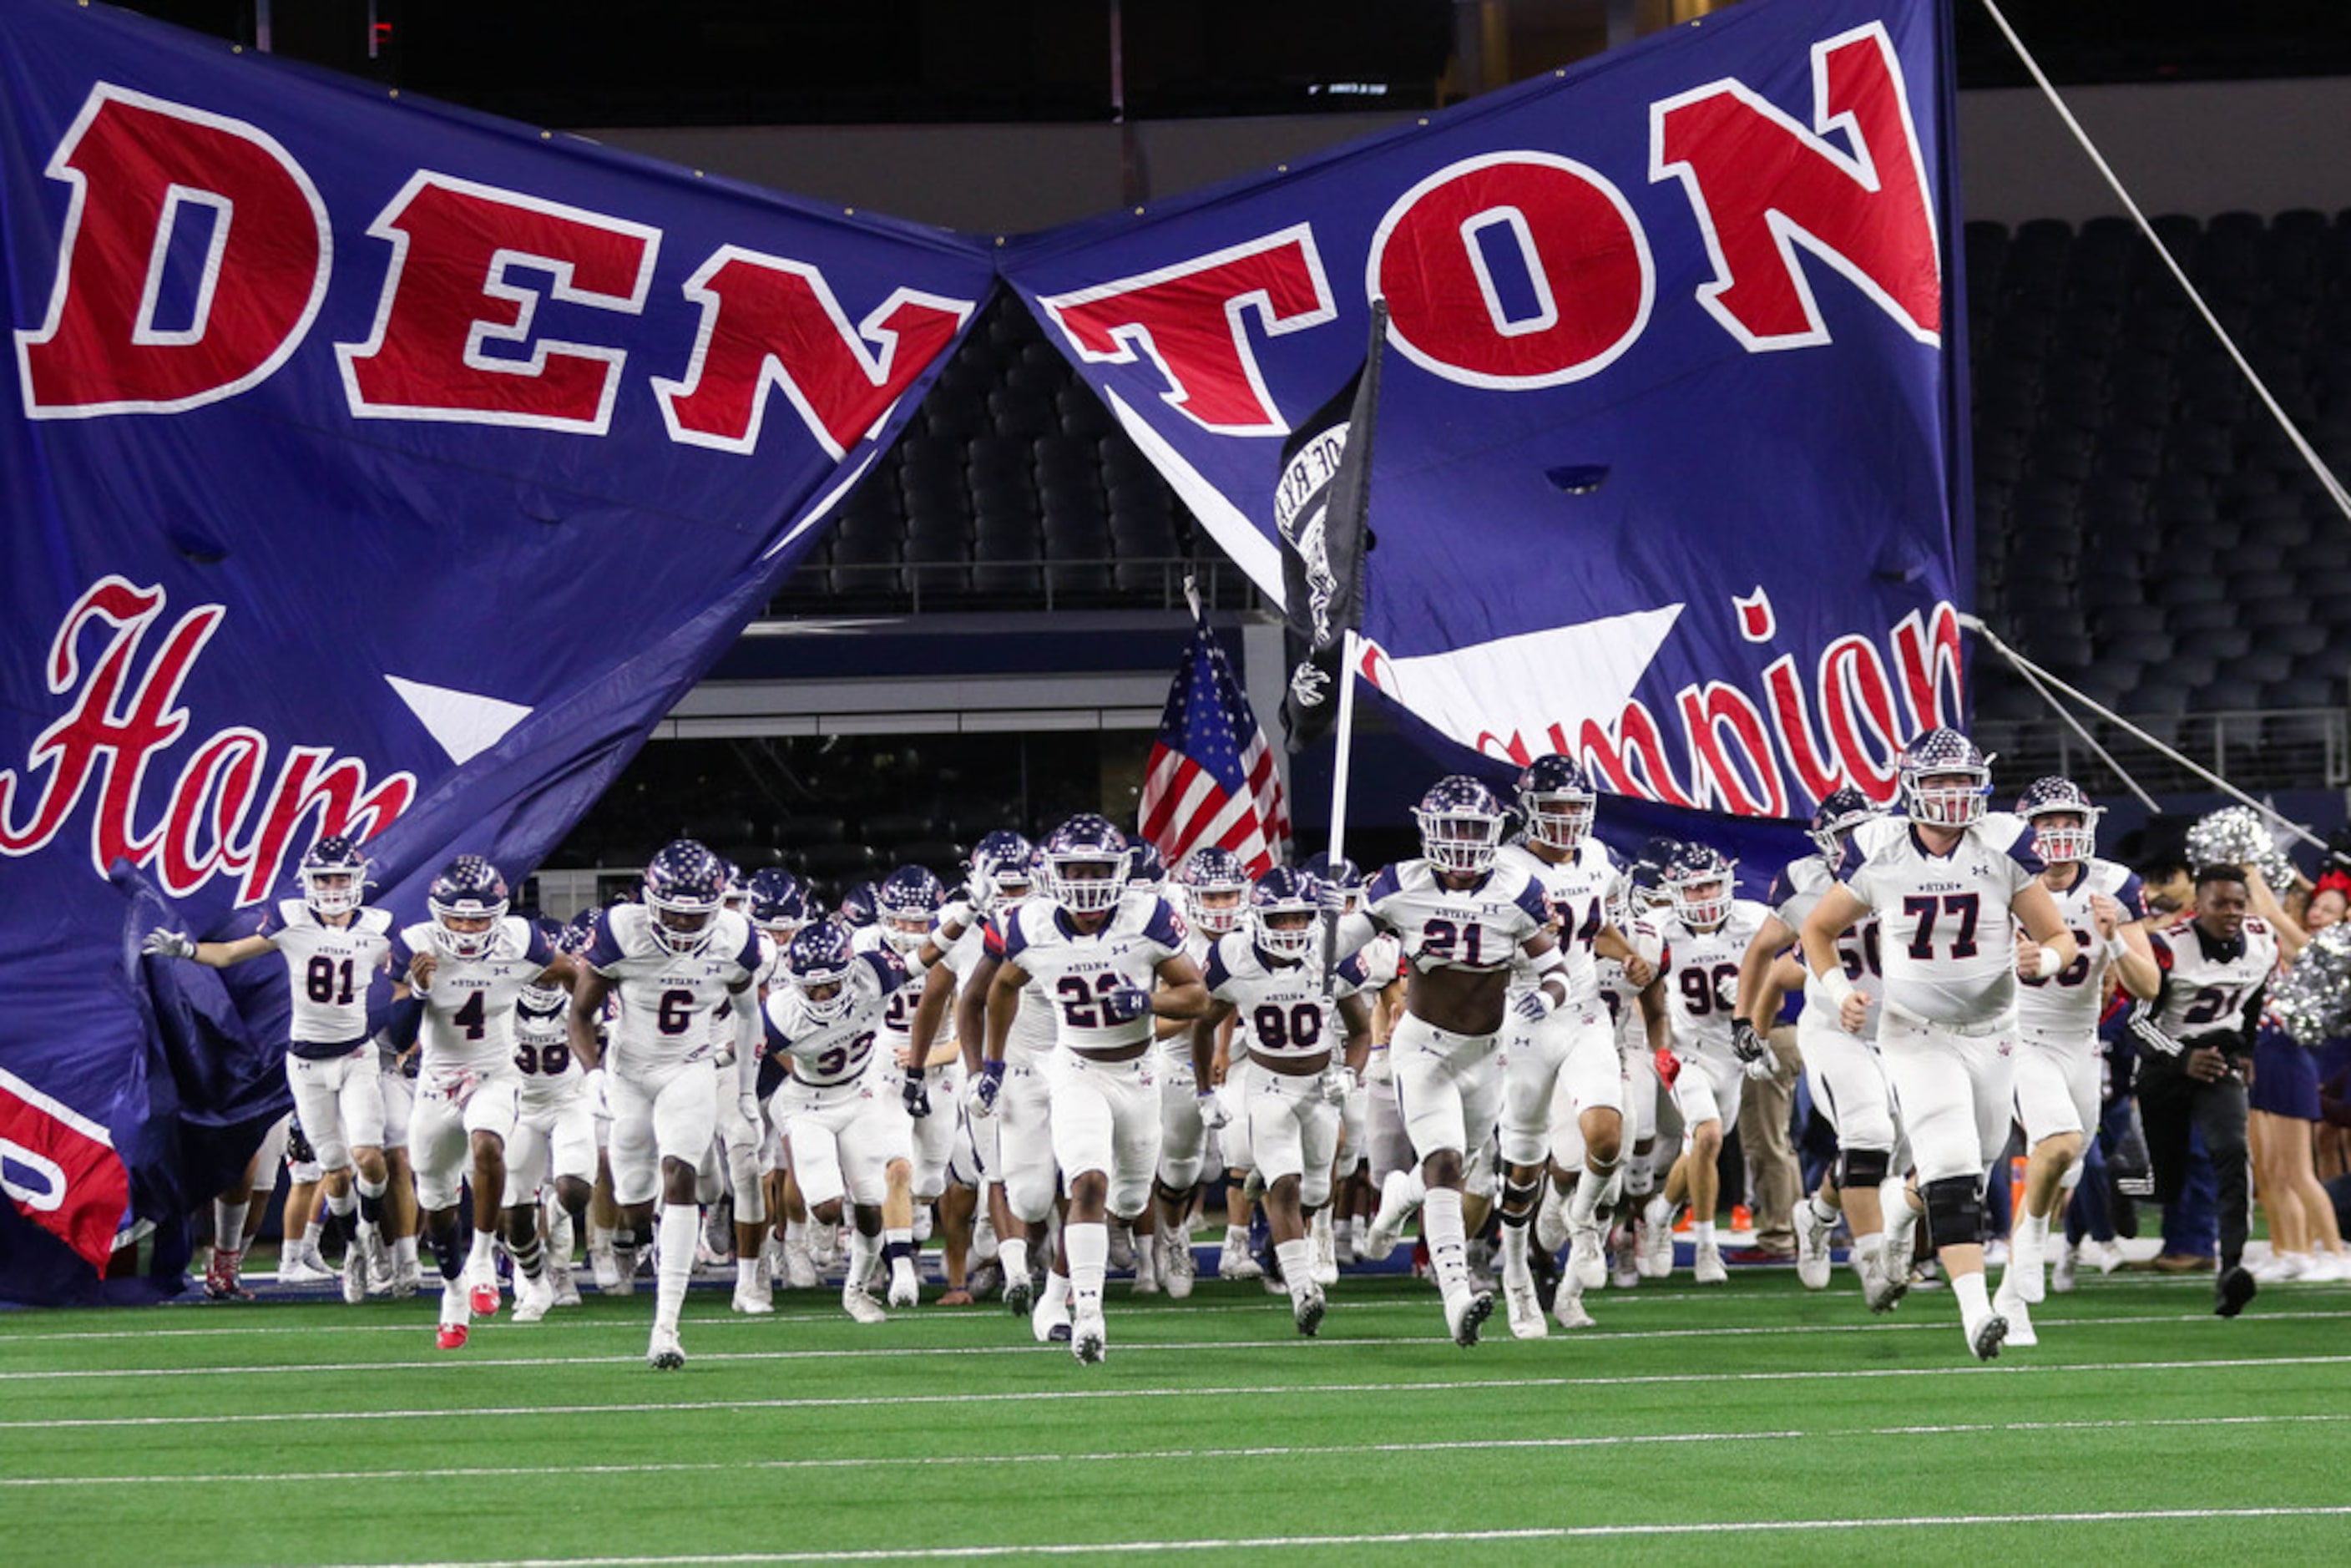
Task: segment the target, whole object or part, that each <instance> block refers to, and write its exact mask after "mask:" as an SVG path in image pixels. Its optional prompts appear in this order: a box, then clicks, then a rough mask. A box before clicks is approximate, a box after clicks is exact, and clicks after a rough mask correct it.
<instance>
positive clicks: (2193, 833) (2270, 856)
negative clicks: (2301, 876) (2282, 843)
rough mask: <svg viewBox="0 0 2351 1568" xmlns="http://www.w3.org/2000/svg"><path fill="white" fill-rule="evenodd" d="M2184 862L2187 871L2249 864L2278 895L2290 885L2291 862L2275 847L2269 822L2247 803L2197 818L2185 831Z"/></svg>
mask: <svg viewBox="0 0 2351 1568" xmlns="http://www.w3.org/2000/svg"><path fill="white" fill-rule="evenodd" d="M2188 861H2189V869H2190V870H2201V869H2202V868H2203V867H2205V866H2208V865H2241V866H2250V867H2252V869H2253V870H2255V871H2258V872H2260V873H2262V880H2263V881H2265V882H2267V883H2269V884H2270V890H2271V891H2272V892H2273V893H2276V894H2284V892H2285V891H2286V889H2288V888H2290V887H2292V886H2293V885H2294V862H2293V861H2292V860H2291V859H2290V858H2288V856H2287V854H2286V852H2284V851H2283V850H2282V849H2280V848H2278V843H2277V840H2276V839H2274V838H2273V837H2271V835H2270V830H2269V824H2268V823H2266V822H2264V821H2262V815H2261V813H2260V812H2258V811H2256V810H2253V809H2252V807H2251V806H2231V807H2228V808H2226V809H2225V810H2219V811H2215V812H2213V813H2212V814H2211V815H2210V816H2208V817H2199V819H2197V821H2196V825H2195V826H2194V827H2192V828H2190V829H2189V830H2188Z"/></svg>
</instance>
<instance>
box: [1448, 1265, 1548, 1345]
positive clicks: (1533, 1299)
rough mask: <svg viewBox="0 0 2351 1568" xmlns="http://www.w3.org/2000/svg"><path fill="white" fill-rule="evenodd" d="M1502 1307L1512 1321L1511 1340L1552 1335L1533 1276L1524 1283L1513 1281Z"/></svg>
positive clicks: (1503, 1292) (1506, 1291) (1507, 1290)
mask: <svg viewBox="0 0 2351 1568" xmlns="http://www.w3.org/2000/svg"><path fill="white" fill-rule="evenodd" d="M1473 1300H1474V1298H1473ZM1502 1306H1503V1311H1504V1312H1505V1314H1506V1315H1507V1316H1508V1317H1509V1318H1510V1337H1511V1338H1513V1339H1543V1338H1547V1337H1548V1336H1549V1335H1550V1333H1551V1325H1550V1324H1549V1323H1547V1322H1544V1321H1543V1309H1542V1298H1541V1296H1539V1295H1537V1294H1536V1293H1535V1282H1534V1279H1533V1277H1532V1276H1531V1275H1530V1276H1529V1277H1528V1278H1527V1279H1526V1281H1524V1282H1522V1283H1521V1282H1517V1281H1513V1282H1512V1283H1510V1285H1509V1286H1507V1287H1506V1288H1505V1289H1504V1290H1503V1291H1502ZM1457 1333H1458V1331H1457Z"/></svg>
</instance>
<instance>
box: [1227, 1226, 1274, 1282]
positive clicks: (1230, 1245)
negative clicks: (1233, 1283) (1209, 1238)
mask: <svg viewBox="0 0 2351 1568" xmlns="http://www.w3.org/2000/svg"><path fill="white" fill-rule="evenodd" d="M1264 1278H1265V1269H1264V1267H1263V1265H1261V1264H1259V1262H1258V1260H1256V1259H1255V1258H1252V1257H1250V1256H1249V1232H1248V1231H1246V1230H1237V1229H1234V1228H1229V1227H1228V1228H1227V1229H1226V1231H1225V1249H1224V1251H1223V1252H1221V1253H1219V1254H1218V1255H1217V1279H1219V1280H1262V1279H1264Z"/></svg>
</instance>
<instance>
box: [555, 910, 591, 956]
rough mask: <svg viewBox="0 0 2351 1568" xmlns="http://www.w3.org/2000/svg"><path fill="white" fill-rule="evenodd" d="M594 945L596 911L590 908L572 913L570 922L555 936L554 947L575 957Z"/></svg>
mask: <svg viewBox="0 0 2351 1568" xmlns="http://www.w3.org/2000/svg"><path fill="white" fill-rule="evenodd" d="M595 945H596V911H594V910H592V909H583V910H581V911H580V913H579V914H577V915H573V916H572V917H571V923H570V924H569V925H566V926H565V927H564V928H563V930H562V933H561V934H560V935H559V936H557V937H556V938H555V946H556V949H557V950H558V951H559V952H564V953H569V954H570V955H571V956H573V957H575V958H576V957H578V956H580V954H582V953H585V952H586V951H588V949H589V948H590V947H593V946H595Z"/></svg>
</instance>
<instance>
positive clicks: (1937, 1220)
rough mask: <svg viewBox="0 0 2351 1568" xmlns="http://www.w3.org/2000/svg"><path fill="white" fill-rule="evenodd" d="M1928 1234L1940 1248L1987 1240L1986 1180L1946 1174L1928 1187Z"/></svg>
mask: <svg viewBox="0 0 2351 1568" xmlns="http://www.w3.org/2000/svg"><path fill="white" fill-rule="evenodd" d="M1925 1196H1926V1198H1927V1236H1928V1239H1929V1240H1930V1241H1932V1242H1933V1243H1934V1245H1935V1247H1936V1249H1938V1250H1940V1249H1943V1248H1945V1247H1960V1246H1971V1245H1973V1244H1974V1243H1976V1242H1979V1241H1980V1240H1982V1239H1983V1180H1982V1178H1981V1177H1980V1176H1945V1177H1944V1178H1943V1179H1942V1180H1940V1181H1930V1182H1928V1184H1927V1187H1926V1195H1925Z"/></svg>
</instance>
